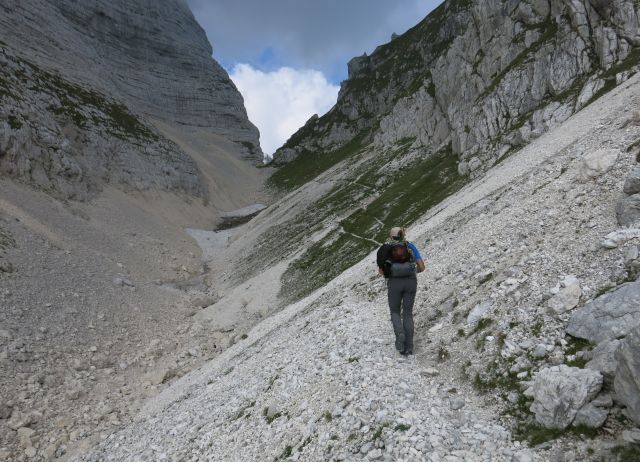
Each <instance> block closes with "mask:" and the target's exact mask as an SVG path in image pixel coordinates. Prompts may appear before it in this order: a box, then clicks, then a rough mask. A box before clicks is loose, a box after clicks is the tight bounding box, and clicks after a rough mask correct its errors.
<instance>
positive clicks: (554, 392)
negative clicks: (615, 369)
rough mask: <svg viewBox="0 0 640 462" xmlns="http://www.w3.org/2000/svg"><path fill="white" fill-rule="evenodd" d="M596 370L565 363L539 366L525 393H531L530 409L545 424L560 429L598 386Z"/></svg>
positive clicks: (600, 381)
mask: <svg viewBox="0 0 640 462" xmlns="http://www.w3.org/2000/svg"><path fill="white" fill-rule="evenodd" d="M602 382H603V381H602V375H601V374H600V373H599V372H597V371H592V370H589V369H579V368H577V367H569V366H566V365H560V366H552V367H547V368H545V369H542V370H541V371H540V372H538V373H537V374H536V376H535V379H534V381H533V386H532V387H531V388H530V389H529V390H527V392H526V393H527V395H529V396H532V397H533V404H532V405H531V408H530V410H531V412H533V413H534V414H535V418H536V421H537V422H538V423H539V424H541V425H543V426H544V427H546V428H557V429H562V430H564V429H565V428H567V427H568V426H569V425H571V423H572V422H573V421H574V419H575V418H576V415H577V414H578V411H580V410H581V409H582V408H583V407H584V406H585V405H586V404H588V403H589V402H590V401H591V400H592V399H593V398H595V397H596V395H597V394H598V392H599V391H600V389H601V388H602Z"/></svg>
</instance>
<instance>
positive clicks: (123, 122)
mask: <svg viewBox="0 0 640 462" xmlns="http://www.w3.org/2000/svg"><path fill="white" fill-rule="evenodd" d="M22 64H24V65H25V66H28V67H29V68H30V69H31V72H32V75H27V73H26V72H24V71H20V72H16V76H17V77H18V78H20V79H21V80H22V81H23V82H24V83H27V82H32V83H34V84H35V85H36V86H35V87H34V88H33V89H34V90H38V91H41V92H44V93H48V94H50V95H51V96H52V97H53V98H54V99H56V100H58V101H59V104H52V105H50V106H49V110H50V111H51V112H53V113H54V114H56V115H59V116H65V117H67V118H69V119H71V120H72V121H73V122H74V123H75V124H76V125H77V126H78V127H80V128H85V127H86V124H87V120H88V117H91V119H92V121H93V122H94V123H95V124H96V125H106V128H107V131H108V132H109V133H110V134H111V135H113V136H116V137H119V138H122V139H125V138H129V139H136V140H140V139H142V140H150V139H151V140H155V139H157V135H155V134H154V133H153V132H152V131H150V130H149V129H148V128H147V127H146V126H145V125H143V124H142V123H141V122H140V121H139V120H138V118H137V117H136V116H134V115H133V114H131V113H130V112H129V110H128V109H127V107H126V106H124V105H123V104H120V103H117V102H114V101H110V100H108V99H107V98H106V97H105V96H104V95H102V94H100V93H98V92H96V91H93V90H88V89H86V88H84V87H82V86H80V85H78V84H75V83H71V82H70V81H68V80H66V79H64V78H62V77H61V76H60V75H59V74H56V73H52V72H48V71H45V70H43V69H41V68H39V67H38V66H36V65H35V64H33V63H30V62H28V61H22Z"/></svg>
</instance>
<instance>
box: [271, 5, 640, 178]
mask: <svg viewBox="0 0 640 462" xmlns="http://www.w3.org/2000/svg"><path fill="white" fill-rule="evenodd" d="M638 46H640V26H639V22H638V2H633V1H631V0H605V1H601V0H571V1H545V0H528V1H507V2H504V1H497V0H481V1H463V0H449V1H446V2H444V3H443V4H442V5H440V6H439V7H438V8H437V9H436V10H434V11H433V12H432V13H431V14H430V15H429V16H428V17H427V18H425V19H424V20H423V21H422V22H421V23H419V24H418V25H417V26H415V27H414V28H412V29H410V30H409V31H408V32H406V33H405V34H403V35H401V36H399V37H396V38H394V39H393V40H392V41H391V42H390V43H387V44H386V45H382V46H380V47H378V48H377V49H376V50H375V51H374V52H373V53H372V55H371V56H367V55H364V56H361V57H358V58H354V59H353V60H352V61H351V62H350V63H349V78H348V80H346V81H344V82H343V83H342V88H341V91H340V95H339V97H338V102H337V104H336V106H335V107H334V108H333V109H332V110H331V111H329V113H328V114H326V115H325V116H323V117H320V118H315V119H313V120H310V121H309V123H308V124H307V125H306V126H305V127H304V128H303V129H301V130H300V131H298V133H296V134H295V135H293V136H292V137H291V139H290V140H289V141H288V142H287V143H286V144H285V146H284V147H283V148H281V149H280V150H279V151H278V152H277V153H276V156H275V158H276V160H277V161H278V162H286V161H288V160H291V159H293V158H295V157H296V156H298V155H299V154H301V153H314V154H318V155H323V154H324V153H326V152H335V151H336V150H337V149H339V148H342V147H344V146H345V145H346V144H347V143H350V142H352V141H353V140H356V139H357V140H364V141H375V145H376V146H377V147H378V148H379V149H384V148H388V147H390V146H393V145H395V144H397V143H398V142H399V141H401V140H409V139H410V140H411V141H412V142H414V144H415V146H422V147H424V148H425V149H427V150H429V149H433V150H437V149H438V148H440V147H441V146H443V145H446V144H449V143H450V144H451V148H452V150H453V152H454V153H455V154H456V155H457V156H458V158H459V160H460V164H459V167H458V168H459V172H460V173H461V174H463V175H467V174H469V173H474V172H478V173H479V172H480V171H482V170H486V168H488V167H490V166H491V165H493V164H494V163H495V162H496V161H497V160H499V159H501V158H503V157H504V156H505V155H507V154H508V153H510V152H512V151H513V150H514V149H515V148H517V147H519V146H522V145H524V144H526V143H528V142H529V141H530V140H532V139H533V138H536V137H538V136H540V135H541V134H542V133H544V132H545V131H547V130H548V129H549V128H550V127H551V126H553V125H557V124H558V123H559V122H561V121H564V120H566V119H567V118H568V117H569V116H570V115H571V114H573V113H575V112H576V111H578V110H579V109H581V108H582V107H584V106H585V105H586V104H588V103H589V102H590V101H592V100H593V98H594V97H597V96H600V95H602V94H603V93H605V92H606V91H608V90H610V89H611V88H613V87H615V86H616V84H619V83H620V81H622V80H624V79H626V78H627V77H628V75H629V71H630V69H631V68H632V67H633V66H635V65H637V64H638V62H639V61H640V50H639V49H638V48H636V47H638ZM339 158H341V156H337V159H339Z"/></svg>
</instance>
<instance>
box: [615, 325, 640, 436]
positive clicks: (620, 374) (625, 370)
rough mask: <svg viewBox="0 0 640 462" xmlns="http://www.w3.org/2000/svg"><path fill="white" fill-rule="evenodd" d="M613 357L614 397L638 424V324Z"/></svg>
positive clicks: (639, 402) (639, 358)
mask: <svg viewBox="0 0 640 462" xmlns="http://www.w3.org/2000/svg"><path fill="white" fill-rule="evenodd" d="M615 357H616V360H617V361H618V365H617V368H616V378H615V382H614V388H615V391H616V397H617V399H618V400H619V401H620V402H621V403H623V404H624V405H625V406H627V409H626V413H627V415H628V416H629V417H630V418H631V419H633V420H634V421H635V422H636V423H637V424H640V324H639V325H637V326H636V327H635V328H634V329H633V330H632V331H631V332H630V333H629V335H628V336H627V337H626V338H625V340H624V341H623V342H622V344H621V346H620V348H619V349H618V351H616V356H615Z"/></svg>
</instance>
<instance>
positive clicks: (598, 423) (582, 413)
mask: <svg viewBox="0 0 640 462" xmlns="http://www.w3.org/2000/svg"><path fill="white" fill-rule="evenodd" d="M608 415H609V411H607V410H606V409H602V408H599V407H596V406H594V405H593V404H591V403H587V404H586V405H584V406H582V408H581V409H580V410H579V411H578V413H577V414H576V418H575V419H574V420H573V425H574V426H578V425H584V426H587V427H589V428H600V427H602V425H603V424H604V421H605V420H607V416H608Z"/></svg>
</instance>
